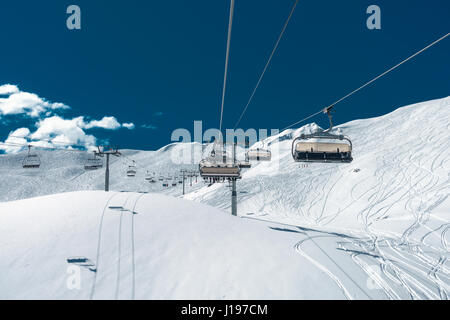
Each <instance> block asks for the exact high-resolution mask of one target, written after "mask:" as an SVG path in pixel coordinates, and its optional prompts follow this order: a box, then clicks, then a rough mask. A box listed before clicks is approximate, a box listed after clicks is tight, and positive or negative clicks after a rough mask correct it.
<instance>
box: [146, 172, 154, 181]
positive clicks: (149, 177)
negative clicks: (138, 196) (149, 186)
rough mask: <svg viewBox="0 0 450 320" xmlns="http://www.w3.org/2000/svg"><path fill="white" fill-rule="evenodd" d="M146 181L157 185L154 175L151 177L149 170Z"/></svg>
mask: <svg viewBox="0 0 450 320" xmlns="http://www.w3.org/2000/svg"><path fill="white" fill-rule="evenodd" d="M145 180H147V181H148V182H150V183H155V182H156V180H155V177H154V174H153V175H151V174H150V172H149V171H148V170H147V175H146V176H145Z"/></svg>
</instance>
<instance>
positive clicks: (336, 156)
mask: <svg viewBox="0 0 450 320" xmlns="http://www.w3.org/2000/svg"><path fill="white" fill-rule="evenodd" d="M330 111H331V108H328V109H326V110H324V113H327V114H328V118H329V120H330V128H329V129H328V130H325V131H323V132H316V133H312V134H302V135H300V136H299V137H297V138H295V139H294V140H293V141H292V151H291V152H292V157H293V158H294V160H295V161H297V162H319V163H350V162H352V161H353V158H352V148H353V146H352V142H351V140H350V139H349V138H348V137H346V136H344V135H336V134H332V133H330V131H331V130H332V128H333V123H332V120H331V113H330ZM311 139H314V141H310V140H311ZM297 141H298V142H297ZM336 141H337V142H336Z"/></svg>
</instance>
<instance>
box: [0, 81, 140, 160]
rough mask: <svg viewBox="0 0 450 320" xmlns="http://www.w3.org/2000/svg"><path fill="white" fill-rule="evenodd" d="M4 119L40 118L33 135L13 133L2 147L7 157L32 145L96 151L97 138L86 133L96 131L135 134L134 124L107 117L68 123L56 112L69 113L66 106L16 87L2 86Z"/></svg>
mask: <svg viewBox="0 0 450 320" xmlns="http://www.w3.org/2000/svg"><path fill="white" fill-rule="evenodd" d="M0 96H6V97H3V98H0V118H1V117H2V116H7V115H17V114H22V115H26V116H28V117H31V118H37V122H36V123H35V127H36V130H35V131H34V132H30V129H28V128H19V129H17V130H15V131H13V132H10V134H9V136H8V138H7V139H6V140H5V142H4V143H7V144H9V145H4V144H1V142H0V150H3V151H5V152H6V153H14V152H19V151H21V150H22V149H24V148H26V145H27V144H28V143H29V142H30V141H31V142H32V144H33V145H35V146H41V147H50V148H73V146H84V147H86V148H88V149H92V148H93V147H94V146H95V145H96V138H95V137H94V136H93V135H90V134H87V133H86V132H85V131H86V130H89V129H94V128H101V129H105V130H117V129H120V128H126V129H129V130H132V129H134V128H135V125H134V123H132V122H130V123H123V124H121V123H120V122H119V121H118V120H117V119H116V118H115V117H113V116H105V117H103V118H102V119H100V120H91V119H89V118H88V119H85V117H84V116H80V117H75V118H72V119H64V118H63V117H61V116H59V115H56V114H55V112H54V111H55V110H59V109H68V108H69V107H68V106H66V105H65V104H63V103H52V102H49V101H47V100H45V99H43V98H40V97H39V96H38V95H36V94H34V93H29V92H24V91H20V90H19V88H18V87H17V86H15V85H11V84H5V85H2V86H0Z"/></svg>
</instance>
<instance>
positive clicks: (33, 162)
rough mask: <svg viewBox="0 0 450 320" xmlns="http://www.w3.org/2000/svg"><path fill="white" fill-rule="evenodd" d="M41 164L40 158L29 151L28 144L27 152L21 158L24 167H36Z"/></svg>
mask: <svg viewBox="0 0 450 320" xmlns="http://www.w3.org/2000/svg"><path fill="white" fill-rule="evenodd" d="M40 166H41V159H40V158H39V156H38V155H37V154H36V153H32V152H31V145H29V146H28V154H27V155H26V156H25V158H24V159H23V160H22V167H23V168H24V169H37V168H39V167H40Z"/></svg>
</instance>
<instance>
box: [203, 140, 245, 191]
mask: <svg viewBox="0 0 450 320" xmlns="http://www.w3.org/2000/svg"><path fill="white" fill-rule="evenodd" d="M222 148H223V146H222ZM199 171H200V176H201V177H202V178H203V179H204V180H205V181H207V182H209V183H214V182H225V181H231V180H235V179H240V178H241V168H240V167H239V164H238V163H234V162H229V161H228V159H227V155H226V152H225V151H223V150H218V151H217V150H216V149H213V151H212V152H211V154H210V155H209V157H207V158H205V159H203V160H202V161H200V164H199Z"/></svg>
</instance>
